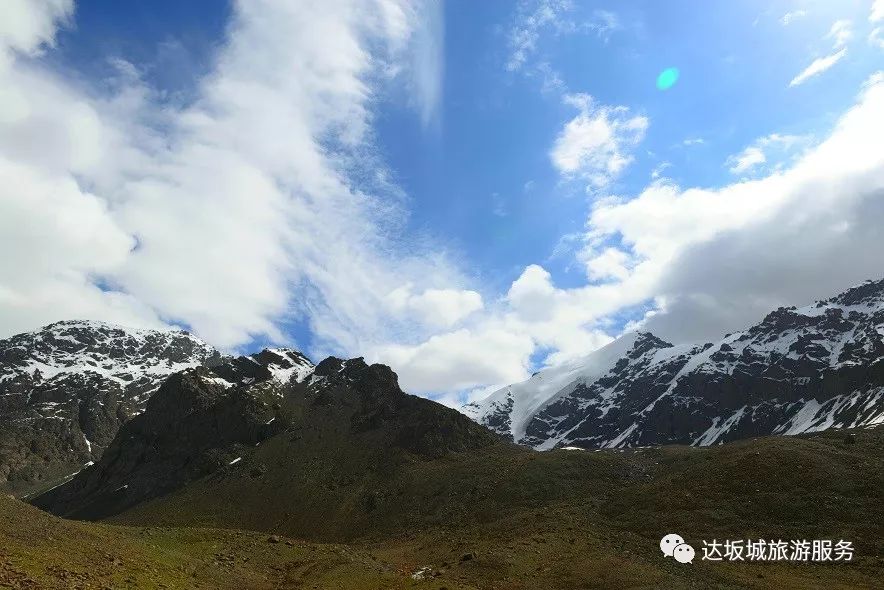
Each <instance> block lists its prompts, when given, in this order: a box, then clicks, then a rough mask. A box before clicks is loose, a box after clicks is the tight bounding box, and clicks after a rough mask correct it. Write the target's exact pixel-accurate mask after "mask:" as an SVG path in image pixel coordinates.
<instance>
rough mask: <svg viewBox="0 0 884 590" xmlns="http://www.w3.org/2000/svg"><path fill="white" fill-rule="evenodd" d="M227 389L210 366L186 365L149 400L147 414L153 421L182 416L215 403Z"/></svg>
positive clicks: (167, 380)
mask: <svg viewBox="0 0 884 590" xmlns="http://www.w3.org/2000/svg"><path fill="white" fill-rule="evenodd" d="M226 390H227V387H225V386H224V384H223V382H219V380H218V379H217V378H216V377H215V375H214V374H213V372H212V371H211V370H210V369H208V368H206V367H195V368H193V369H187V370H184V371H181V372H179V373H175V374H173V375H170V376H169V378H167V379H166V380H165V381H164V382H163V384H162V385H161V386H160V388H159V389H158V390H157V391H156V393H154V394H153V395H152V396H151V397H150V399H148V400H147V405H146V412H145V415H146V416H147V417H148V418H149V419H150V420H152V421H158V420H163V421H165V420H169V419H172V418H183V417H185V416H187V415H189V414H192V413H193V412H198V411H204V410H205V409H206V408H208V407H210V406H211V405H213V404H215V403H216V402H217V400H218V398H219V397H220V396H222V395H224V394H225V393H226Z"/></svg>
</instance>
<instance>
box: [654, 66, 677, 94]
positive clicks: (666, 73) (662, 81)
mask: <svg viewBox="0 0 884 590" xmlns="http://www.w3.org/2000/svg"><path fill="white" fill-rule="evenodd" d="M676 82H678V68H666V69H665V70H663V71H662V72H660V75H659V76H657V88H658V89H659V90H669V89H670V88H672V87H673V86H674V85H675V83H676Z"/></svg>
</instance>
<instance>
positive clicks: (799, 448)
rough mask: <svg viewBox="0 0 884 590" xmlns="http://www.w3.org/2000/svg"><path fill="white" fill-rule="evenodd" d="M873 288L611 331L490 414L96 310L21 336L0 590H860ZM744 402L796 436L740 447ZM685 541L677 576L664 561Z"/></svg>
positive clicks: (7, 458) (373, 375)
mask: <svg viewBox="0 0 884 590" xmlns="http://www.w3.org/2000/svg"><path fill="white" fill-rule="evenodd" d="M882 286H884V285H882V283H867V284H865V285H862V286H860V287H857V288H855V289H851V290H849V291H847V292H845V293H844V294H842V295H839V296H838V297H835V298H833V299H831V300H828V301H825V302H820V303H819V304H815V305H814V306H810V307H807V308H802V309H793V308H790V309H781V310H777V311H776V312H773V313H771V314H770V315H769V316H768V317H767V318H765V320H764V321H763V322H761V323H760V324H758V325H757V326H755V327H753V328H750V329H749V330H747V331H744V332H740V333H737V334H732V335H729V336H728V337H726V338H725V339H724V340H723V341H721V342H720V343H717V344H711V345H702V346H687V345H685V346H671V345H669V344H668V343H666V342H664V341H662V340H660V339H659V338H656V337H654V336H652V335H650V334H646V333H634V334H628V335H625V336H623V337H621V338H620V339H618V340H617V341H615V342H613V343H612V344H611V345H609V346H608V347H606V348H604V349H601V350H599V351H597V352H596V353H593V354H592V355H590V356H589V357H587V358H585V359H582V360H581V361H580V362H575V363H572V364H569V365H566V366H564V367H559V368H556V369H551V370H547V371H542V372H540V373H538V374H536V375H535V376H534V377H532V379H530V380H528V381H527V382H525V383H523V384H518V385H512V386H510V387H509V388H505V389H504V390H502V392H503V393H501V392H497V393H495V394H494V395H492V397H491V398H490V400H489V401H487V402H486V404H485V405H487V406H488V407H489V408H492V407H493V408H496V409H497V410H501V408H502V409H505V410H506V411H496V412H490V413H487V414H482V413H476V412H475V410H476V409H481V407H483V404H477V405H476V406H475V407H471V408H470V409H471V411H473V412H474V415H475V416H476V417H477V418H478V421H476V420H473V419H470V418H468V417H467V416H465V415H464V414H463V413H461V412H458V411H456V410H454V409H451V408H448V407H445V406H443V405H440V404H438V403H435V402H433V401H431V400H428V399H424V398H422V397H418V396H414V395H409V394H408V393H406V392H403V391H402V389H401V388H400V387H399V383H398V378H397V376H396V373H395V372H394V371H393V370H392V369H391V368H390V367H387V366H384V365H380V364H368V363H366V362H365V361H364V360H363V359H362V358H352V359H339V358H335V357H330V358H327V359H325V360H323V361H321V362H319V363H318V364H314V363H312V362H311V361H310V360H309V359H307V358H306V357H305V356H304V355H302V354H301V353H299V352H297V351H295V350H291V349H266V350H264V351H262V352H260V353H257V354H253V355H247V356H236V357H234V356H227V355H223V354H221V353H219V352H217V351H215V350H214V349H212V348H211V347H209V346H207V345H205V344H204V343H202V342H200V341H199V340H197V339H195V338H194V337H193V336H190V335H188V334H186V333H184V332H179V331H172V332H153V331H130V330H126V329H122V328H118V327H114V326H109V325H106V324H100V323H96V322H63V323H59V324H53V325H51V326H48V327H47V328H44V329H43V330H41V331H40V332H36V333H33V334H25V335H19V336H15V337H13V338H11V339H8V340H6V341H3V343H2V344H3V346H2V348H0V351H2V352H0V354H2V355H3V356H2V357H0V358H3V359H4V361H3V365H2V370H3V375H4V377H3V378H2V385H3V386H4V389H3V395H4V397H3V398H2V399H3V400H4V402H3V403H4V406H3V407H4V408H5V410H4V411H5V412H7V413H6V414H4V416H3V418H2V419H3V422H0V424H3V426H4V428H3V437H4V438H3V440H4V441H5V442H4V446H3V454H0V466H3V467H4V469H6V471H5V472H4V473H7V474H9V475H12V476H13V477H12V478H10V479H9V481H8V482H7V485H8V486H9V489H10V490H12V491H15V492H16V493H17V494H18V495H19V497H20V498H21V497H24V498H25V499H27V501H28V502H29V503H30V504H31V505H30V506H28V505H26V504H24V503H23V502H22V501H20V500H16V499H14V498H11V497H0V587H2V586H9V587H12V588H42V587H53V588H69V587H81V588H87V587H99V588H100V587H113V588H118V587H120V588H137V587H168V588H191V587H211V588H268V589H269V588H347V589H348V590H349V589H366V590H367V589H369V588H379V587H382V588H422V589H425V590H430V589H432V590H439V589H440V588H447V589H449V590H455V589H456V590H476V589H477V588H482V589H485V588H494V589H500V590H503V589H509V590H516V589H519V590H529V589H530V590H533V589H536V588H550V589H569V590H570V589H578V588H600V589H601V588H612V587H617V588H620V587H630V588H659V587H667V588H703V587H710V588H727V589H737V588H765V589H773V588H777V589H779V588H808V587H817V588H875V587H877V585H878V582H879V581H880V579H881V573H882V569H884V565H882V564H884V562H882V561H881V557H880V556H881V555H882V551H884V545H882V542H884V528H882V527H884V525H882V523H884V514H882V506H884V502H882V497H881V494H882V486H881V485H880V483H881V481H882V477H884V460H882V457H884V428H880V427H878V425H879V423H880V422H881V420H880V419H878V416H880V410H881V408H880V404H878V402H877V401H875V400H877V399H878V398H876V397H875V396H876V395H878V394H876V393H875V391H880V387H881V385H880V372H879V371H880V369H879V367H880V353H881V330H880V325H881V292H882ZM839 334H840V336H839ZM726 346H727V347H730V349H728V348H726ZM783 371H791V372H790V373H788V374H787V375H783V373H782V372H783ZM797 374H800V376H799V377H792V375H797ZM800 378H807V380H806V381H797V380H798V379H800ZM792 381H796V382H797V385H795V386H793V387H792V388H791V389H785V388H784V387H783V386H782V385H779V386H778V385H777V384H783V383H791V382H792ZM68 383H70V387H69V388H68V385H67V384H68ZM132 383H138V384H139V385H138V386H137V387H136V386H131V384H132ZM84 384H85V385H84ZM90 384H94V386H93V385H90ZM127 384H129V385H130V388H127ZM763 384H767V385H766V386H767V387H768V388H767V389H762V385H763ZM814 393H816V394H817V395H818V396H819V397H812V396H813V394H814ZM787 394H788V395H789V396H791V397H786V395H787ZM808 396H810V397H808ZM810 399H813V400H814V401H815V404H812V403H811V402H810V401H809V400H810ZM833 400H834V401H833ZM839 400H856V401H839ZM498 402H500V403H498ZM651 402H656V403H654V404H652V403H651ZM495 404H496V405H495ZM105 406H108V407H110V408H113V411H108V412H107V414H109V415H110V416H112V417H113V419H108V420H107V421H106V422H102V424H105V426H104V428H106V429H107V432H110V431H111V430H114V431H115V434H113V435H110V434H108V435H107V436H106V437H105V438H101V437H100V436H97V434H96V433H98V432H105V431H104V430H100V429H95V428H94V427H93V426H92V422H91V421H90V413H91V412H93V410H92V408H96V407H97V408H98V410H94V411H95V412H98V414H99V415H104V414H102V413H101V409H102V408H104V407H105ZM648 406H651V407H650V408H649V409H648V411H646V412H644V413H642V410H643V409H644V408H648ZM743 406H745V407H746V408H749V407H752V410H751V411H749V410H748V409H746V410H744V411H743V412H742V413H739V416H740V417H741V418H740V419H738V420H734V421H733V423H734V426H735V427H734V428H723V427H722V428H719V429H718V430H715V432H718V431H719V430H720V431H721V435H720V436H718V437H717V438H712V436H711V435H709V436H706V437H705V438H704V437H703V435H704V434H705V433H706V432H707V431H709V429H710V427H711V426H716V425H719V426H720V425H721V424H723V423H722V422H721V421H716V417H720V416H732V415H735V414H736V413H737V412H736V410H733V411H731V410H730V409H729V408H732V407H733V408H739V407H743ZM657 408H668V410H667V411H660V410H658V409H657ZM759 408H768V409H769V414H768V415H770V416H772V418H771V419H770V420H769V421H768V423H769V424H775V426H771V427H770V430H769V431H767V432H762V434H770V433H771V432H773V431H774V430H776V429H779V430H781V433H782V434H786V433H788V434H796V436H761V437H756V435H755V434H754V433H753V431H752V430H751V429H749V428H747V426H746V424H754V422H744V419H743V418H742V417H743V416H745V415H753V414H754V415H757V416H761V415H762V410H761V409H759ZM801 408H811V409H814V411H813V412H811V410H809V409H808V410H803V414H802V410H801ZM679 412H681V413H683V414H685V415H684V416H682V417H678V416H677V414H678V413H679ZM704 412H705V414H704ZM714 412H718V413H717V414H714V416H713V413H714ZM777 412H779V413H777ZM486 416H487V417H488V418H487V419H486ZM617 416H619V417H618V418H616V419H615V417H617ZM566 421H571V422H572V423H573V425H574V426H573V427H567V425H566ZM481 422H484V423H486V424H488V426H491V427H492V428H487V427H486V426H485V425H483V423H481ZM56 423H58V424H59V425H60V426H59V428H60V432H61V433H62V438H61V441H60V442H52V440H53V436H55V431H52V430H47V431H45V432H44V431H43V430H42V425H44V424H56ZM632 424H635V425H636V426H635V427H634V428H632V429H631V430H630V429H629V425H632ZM8 425H10V426H11V427H10V428H7V426H8ZM783 425H789V426H788V427H786V428H784V427H783ZM799 425H800V426H802V427H801V428H798V426H799ZM836 427H837V428H836ZM606 428H607V430H605V429H606ZM625 431H628V434H627V435H625V436H622V437H621V436H620V434H621V433H623V432H625ZM10 433H13V434H10ZM563 434H564V436H562V435H563ZM532 437H533V438H532ZM654 437H656V439H655V438H654ZM680 437H684V438H680ZM698 437H699V440H698ZM740 437H749V438H748V440H742V441H736V442H731V443H730V444H721V445H719V444H718V443H720V442H725V441H729V440H731V439H734V438H740ZM618 438H619V439H620V440H617V439H618ZM108 439H109V440H108ZM16 440H18V441H19V442H18V443H17V442H16ZM652 440H658V441H659V442H685V443H690V444H691V445H697V446H702V447H704V448H693V447H692V446H689V445H684V444H681V445H679V444H676V445H663V446H660V445H656V444H652V443H651V441H652ZM86 441H88V444H87V443H86ZM516 442H519V443H523V444H515V443H516ZM74 443H79V444H74ZM526 443H527V444H526ZM614 443H616V444H614ZM713 443H715V446H714V447H712V448H710V447H709V445H712V444H713ZM605 444H607V446H609V447H612V446H616V447H617V448H613V449H605V448H601V447H602V446H603V445H605ZM16 445H18V446H16ZM41 445H43V446H42V447H41ZM532 446H533V447H535V448H545V449H549V450H548V451H546V452H537V451H536V450H535V449H534V448H531V447H532ZM579 446H585V447H586V448H593V447H599V448H596V449H595V452H587V451H584V450H581V449H580V448H579ZM556 447H565V448H556ZM46 449H50V450H51V452H48V451H47V450H46ZM68 469H69V471H65V470H68ZM12 484H14V485H12ZM25 484H27V485H25ZM25 492H27V494H26V495H25ZM37 508H39V509H41V510H37ZM95 521H98V522H95ZM673 531H676V532H677V533H678V534H679V535H682V536H683V538H685V539H687V540H688V542H690V543H691V544H692V545H693V546H694V547H695V548H696V549H697V550H698V556H697V559H696V560H695V561H694V563H693V564H679V563H676V562H674V561H673V560H672V559H666V558H663V557H661V555H660V550H659V541H660V537H661V536H662V535H663V534H667V533H671V532H673ZM726 538H737V539H750V538H753V539H756V538H766V539H776V538H782V539H803V538H807V539H832V540H838V539H847V540H849V541H850V542H851V543H852V546H853V548H854V550H855V558H854V559H852V560H851V561H850V562H837V563H834V562H833V563H827V564H808V563H802V562H790V561H782V562H771V561H756V562H753V561H746V562H743V563H738V564H718V563H710V562H706V561H703V560H702V559H700V555H701V553H700V548H701V546H702V541H703V540H706V539H719V540H723V539H726Z"/></svg>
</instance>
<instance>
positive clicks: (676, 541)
mask: <svg viewBox="0 0 884 590" xmlns="http://www.w3.org/2000/svg"><path fill="white" fill-rule="evenodd" d="M660 551H662V552H663V556H664V557H673V558H675V561H677V562H679V563H691V562H692V561H693V560H694V555H695V554H696V553H695V552H694V548H693V547H691V546H690V545H688V544H687V543H685V542H684V539H683V538H682V537H681V535H676V534H675V533H669V534H668V535H666V536H665V537H663V538H662V539H660Z"/></svg>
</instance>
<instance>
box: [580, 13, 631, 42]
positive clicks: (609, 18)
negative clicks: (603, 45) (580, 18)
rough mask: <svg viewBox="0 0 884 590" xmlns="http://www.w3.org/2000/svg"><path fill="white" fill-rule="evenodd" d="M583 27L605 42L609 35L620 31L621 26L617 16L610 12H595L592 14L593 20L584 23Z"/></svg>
mask: <svg viewBox="0 0 884 590" xmlns="http://www.w3.org/2000/svg"><path fill="white" fill-rule="evenodd" d="M584 27H585V28H587V29H588V30H590V31H593V32H595V33H596V34H597V35H598V36H599V38H601V39H602V40H604V41H607V40H608V39H610V37H611V34H612V33H614V32H616V31H619V30H620V29H622V28H623V25H622V24H621V23H620V19H619V18H618V17H617V15H616V14H614V13H613V12H611V11H610V10H596V11H594V12H593V19H592V20H590V21H588V22H586V23H584Z"/></svg>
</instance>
